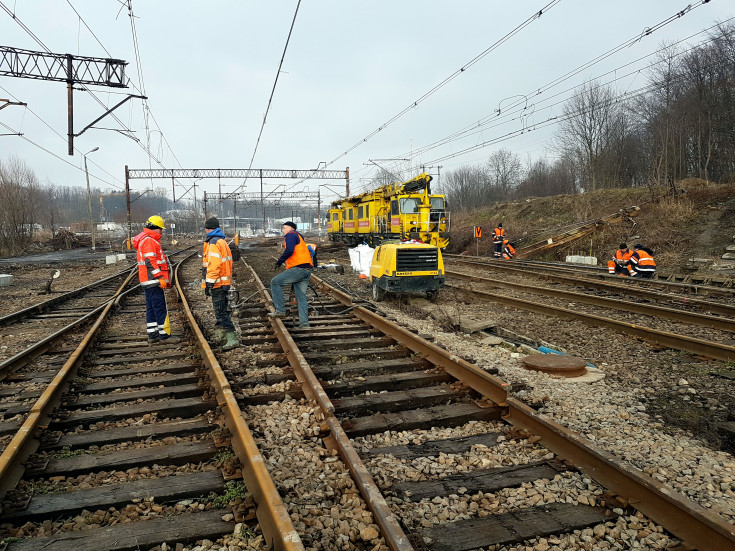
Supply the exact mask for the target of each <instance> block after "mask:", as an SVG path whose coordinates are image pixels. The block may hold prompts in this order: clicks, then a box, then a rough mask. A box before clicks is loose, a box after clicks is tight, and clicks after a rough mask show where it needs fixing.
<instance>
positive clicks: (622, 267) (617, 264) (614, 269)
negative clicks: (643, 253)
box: [607, 243, 633, 276]
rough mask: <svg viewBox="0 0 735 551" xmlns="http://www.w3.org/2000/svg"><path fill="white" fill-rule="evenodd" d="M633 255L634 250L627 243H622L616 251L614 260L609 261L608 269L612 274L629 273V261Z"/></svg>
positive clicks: (624, 274)
mask: <svg viewBox="0 0 735 551" xmlns="http://www.w3.org/2000/svg"><path fill="white" fill-rule="evenodd" d="M631 256H633V251H631V250H630V249H629V248H628V245H626V244H625V243H621V244H620V248H619V249H618V250H617V251H615V254H614V255H613V257H612V260H608V261H607V271H608V273H610V274H620V275H621V276H627V275H628V261H629V260H630V257H631Z"/></svg>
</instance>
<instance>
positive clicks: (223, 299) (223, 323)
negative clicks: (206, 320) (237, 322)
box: [211, 287, 235, 332]
mask: <svg viewBox="0 0 735 551" xmlns="http://www.w3.org/2000/svg"><path fill="white" fill-rule="evenodd" d="M211 292H212V307H213V308H214V317H215V318H217V325H219V326H220V327H221V328H222V329H224V330H225V331H228V332H229V331H234V330H235V326H234V325H233V323H232V318H230V313H229V312H228V311H227V291H225V290H224V289H223V288H222V287H217V288H216V289H212V291H211Z"/></svg>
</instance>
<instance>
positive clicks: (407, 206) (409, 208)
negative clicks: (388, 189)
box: [401, 197, 419, 214]
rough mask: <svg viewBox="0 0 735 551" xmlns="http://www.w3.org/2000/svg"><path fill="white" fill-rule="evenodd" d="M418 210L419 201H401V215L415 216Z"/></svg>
mask: <svg viewBox="0 0 735 551" xmlns="http://www.w3.org/2000/svg"><path fill="white" fill-rule="evenodd" d="M418 210H419V200H418V199H415V198H413V197H408V198H406V199H401V212H402V213H403V214H416V213H417V212H418Z"/></svg>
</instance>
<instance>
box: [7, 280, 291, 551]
mask: <svg viewBox="0 0 735 551" xmlns="http://www.w3.org/2000/svg"><path fill="white" fill-rule="evenodd" d="M176 274H177V275H176V276H175V278H174V280H175V284H176V287H177V292H178V293H179V296H182V295H181V293H182V286H181V283H180V281H179V280H178V268H177V270H176ZM133 277H134V274H131V275H130V277H129V278H128V279H127V280H126V281H125V282H124V283H123V284H121V285H120V286H119V288H118V290H117V291H116V293H115V294H114V297H113V298H114V300H108V301H107V302H106V303H105V306H104V309H103V311H102V312H101V313H100V315H99V316H98V317H97V319H96V321H95V322H94V324H93V326H92V328H91V329H90V330H89V332H88V333H87V334H86V335H85V336H84V338H83V339H82V340H81V342H80V343H79V345H78V346H76V347H74V348H73V349H72V350H66V351H64V353H65V354H66V356H65V358H64V359H63V360H60V359H54V360H53V361H40V362H39V361H36V362H29V363H28V364H27V365H26V366H25V368H24V369H23V370H20V371H17V372H16V373H15V375H14V376H13V379H14V380H13V382H12V383H11V382H8V380H6V381H5V382H4V383H3V387H4V388H3V389H2V390H3V392H4V394H3V396H4V399H5V400H6V399H8V398H12V396H14V395H17V388H15V389H14V387H13V386H12V385H19V384H24V383H25V384H30V385H34V387H35V388H34V389H33V391H29V392H27V393H26V395H25V396H23V397H24V400H23V403H22V404H16V406H18V407H16V410H17V411H15V418H16V419H17V422H18V424H19V425H20V428H19V429H18V430H17V431H16V432H14V433H13V434H12V435H9V436H11V438H10V440H9V441H8V442H7V445H6V446H4V448H3V453H2V455H1V456H0V489H2V495H3V503H2V506H3V511H2V517H1V518H0V525H1V526H2V532H3V534H4V535H5V536H10V537H9V538H6V539H5V543H6V544H7V545H8V548H9V549H14V550H25V549H28V550H31V549H33V550H37V549H48V550H60V549H76V550H87V549H90V550H91V549H110V550H112V549H115V550H119V551H121V550H125V549H141V548H145V549H149V548H154V547H157V546H160V545H163V544H166V545H168V546H175V545H176V544H177V543H188V542H194V541H204V542H206V541H212V540H217V539H218V538H221V537H223V536H227V535H229V534H232V533H233V531H235V530H237V531H238V538H239V540H241V541H248V540H252V542H253V543H252V545H253V546H252V547H251V548H253V549H258V548H260V547H262V545H263V543H262V541H263V535H262V533H260V532H259V530H257V529H256V526H255V523H256V518H257V521H259V522H260V525H261V526H265V527H267V529H268V531H269V533H271V534H275V536H271V537H272V538H274V539H273V540H272V541H273V542H274V544H275V546H276V547H277V548H279V549H296V550H298V549H302V548H303V547H301V546H300V544H299V540H298V536H297V535H296V533H295V532H294V530H293V528H292V527H290V521H289V519H288V518H287V517H286V516H285V515H284V514H283V513H282V509H283V508H282V505H280V502H279V497H278V494H277V492H276V491H275V489H274V488H273V486H272V484H271V483H270V478H269V477H268V475H267V473H266V472H265V469H264V467H263V466H262V460H261V459H259V457H260V456H259V454H258V451H257V448H256V447H255V446H254V444H253V441H252V437H251V436H250V435H249V432H248V430H247V427H246V426H244V423H243V422H242V418H241V416H240V412H239V410H238V409H237V406H236V405H235V404H234V402H233V400H232V398H231V393H230V391H229V388H228V385H227V381H226V379H225V378H224V377H223V375H222V372H221V368H220V367H219V364H218V363H217V360H216V358H215V356H214V354H213V353H212V351H211V349H210V348H209V346H208V344H207V342H206V340H205V339H204V338H203V336H202V334H201V332H200V331H199V329H198V327H197V326H196V323H195V322H194V318H193V317H192V315H191V312H190V311H189V310H188V305H187V301H186V299H185V297H182V301H181V302H180V303H179V302H177V301H176V300H175V299H176V297H175V295H174V294H173V293H170V294H169V296H168V305H169V313H170V316H171V318H172V326H173V327H174V328H175V330H176V331H177V333H178V335H176V336H174V337H172V338H170V339H168V340H166V341H163V343H160V344H156V345H155V346H150V345H148V343H147V336H146V334H145V331H144V329H145V327H144V325H143V324H142V323H141V322H140V320H141V319H142V318H141V316H144V312H145V302H144V297H143V296H142V293H140V291H139V287H138V286H137V285H136V283H137V281H136V282H134V283H131V279H133ZM132 320H135V321H137V322H138V323H136V324H135V325H137V326H139V328H138V329H139V330H138V331H137V333H138V334H137V335H136V334H134V333H135V332H134V333H133V334H131V331H130V326H131V322H132V323H135V322H133V321H132ZM187 326H189V331H187V333H186V334H185V333H184V332H183V330H182V329H183V328H185V327H187ZM14 390H15V393H14V392H13V391H14ZM7 405H8V404H7V402H6V403H4V404H3V407H6V406H7ZM5 411H6V412H7V411H8V410H7V409H6V410H5ZM16 428H17V427H16ZM243 479H244V480H245V482H246V483H247V487H246V486H245V485H244V484H243ZM254 499H257V501H258V503H259V504H261V505H262V507H260V508H259V511H257V513H256V511H255V505H254V503H255V501H254ZM256 515H257V517H256ZM243 534H244V537H243ZM251 536H252V537H251ZM259 542H260V543H259ZM159 548H160V547H159ZM169 548H171V547H169Z"/></svg>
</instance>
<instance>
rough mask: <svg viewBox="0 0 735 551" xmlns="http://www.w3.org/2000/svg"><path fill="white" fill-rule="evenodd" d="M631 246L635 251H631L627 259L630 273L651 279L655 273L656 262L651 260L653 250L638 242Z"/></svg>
mask: <svg viewBox="0 0 735 551" xmlns="http://www.w3.org/2000/svg"><path fill="white" fill-rule="evenodd" d="M633 248H634V249H635V252H633V254H632V255H631V257H630V260H629V261H628V270H630V275H631V276H638V277H642V278H645V279H651V278H652V277H653V276H654V274H655V273H656V262H655V261H654V260H653V251H652V250H651V249H649V248H648V247H644V246H643V245H641V244H640V243H639V244H638V245H636V246H635V247H633Z"/></svg>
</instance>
